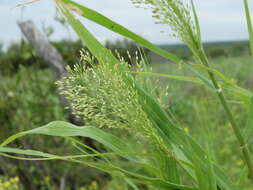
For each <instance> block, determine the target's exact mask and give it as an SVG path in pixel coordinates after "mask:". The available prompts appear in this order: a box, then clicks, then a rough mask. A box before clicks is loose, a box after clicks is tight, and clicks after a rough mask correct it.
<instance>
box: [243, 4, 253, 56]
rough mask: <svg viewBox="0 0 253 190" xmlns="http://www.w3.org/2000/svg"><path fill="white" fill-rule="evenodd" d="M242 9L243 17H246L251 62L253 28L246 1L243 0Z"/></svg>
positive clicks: (252, 54)
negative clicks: (243, 10) (243, 11)
mask: <svg viewBox="0 0 253 190" xmlns="http://www.w3.org/2000/svg"><path fill="white" fill-rule="evenodd" d="M244 8H245V15H246V21H247V26H248V33H249V40H250V50H251V56H252V60H253V28H252V22H251V16H250V9H249V4H248V0H244Z"/></svg>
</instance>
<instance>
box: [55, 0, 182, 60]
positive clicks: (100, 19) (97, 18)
mask: <svg viewBox="0 0 253 190" xmlns="http://www.w3.org/2000/svg"><path fill="white" fill-rule="evenodd" d="M59 1H60V2H62V3H64V5H65V8H67V9H69V10H73V11H75V12H76V13H78V14H79V15H81V16H83V17H84V18H86V19H89V20H91V21H93V22H95V23H97V24H99V25H101V26H103V27H105V28H107V29H109V30H111V31H113V32H115V33H117V34H120V35H122V36H124V37H127V38H129V39H131V40H133V41H135V42H137V43H139V44H141V45H142V46H144V47H146V48H148V49H150V50H151V51H153V52H155V53H157V54H159V55H161V56H163V57H165V58H167V59H169V60H171V61H173V62H175V63H180V62H181V59H180V58H179V57H177V56H176V55H174V54H172V53H169V52H167V51H165V50H163V49H161V48H159V47H158V46H156V45H154V44H152V43H151V42H149V41H147V40H146V39H144V38H143V37H141V36H139V35H137V34H135V33H134V32H132V31H130V30H128V29H127V28H125V27H123V26H122V25H120V24H118V23H116V22H114V21H112V20H111V19H109V18H107V17H105V16H104V15H102V14H100V13H98V12H96V11H94V10H92V9H89V8H87V7H85V6H83V5H80V4H78V3H75V2H73V1H71V0H59Z"/></svg>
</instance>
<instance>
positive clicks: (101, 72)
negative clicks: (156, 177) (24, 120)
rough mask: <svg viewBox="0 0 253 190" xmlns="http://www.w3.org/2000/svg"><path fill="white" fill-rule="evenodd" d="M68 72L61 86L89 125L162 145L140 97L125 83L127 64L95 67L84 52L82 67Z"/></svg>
mask: <svg viewBox="0 0 253 190" xmlns="http://www.w3.org/2000/svg"><path fill="white" fill-rule="evenodd" d="M137 69H140V70H142V67H141V66H140V65H139V66H138V67H137ZM68 71H69V74H68V75H67V76H66V77H65V78H64V79H63V80H62V81H60V82H58V85H59V87H60V89H61V91H62V93H63V95H64V96H66V97H67V99H68V100H69V102H71V103H70V107H71V109H73V110H75V111H76V115H77V116H78V117H80V118H81V119H83V120H84V121H85V123H86V124H87V125H92V126H97V127H100V128H102V127H107V128H118V129H125V130H128V131H131V133H135V132H137V133H138V134H139V135H140V136H145V137H148V138H150V139H152V141H154V140H155V139H156V140H157V142H158V143H159V144H162V143H161V142H160V138H158V137H157V135H156V132H155V130H154V128H153V127H152V123H151V122H150V120H149V118H148V116H147V114H146V113H145V112H144V110H143V108H142V106H141V104H140V103H139V99H140V97H139V94H138V93H137V91H136V89H135V88H134V86H131V85H129V83H128V82H127V80H126V78H127V77H128V76H130V72H131V70H130V68H129V65H128V64H127V63H126V62H124V61H123V60H121V62H120V63H119V64H116V65H112V64H111V63H109V62H107V61H103V60H101V61H100V62H99V63H98V64H96V63H95V61H94V57H92V56H91V55H90V54H89V53H88V52H83V51H81V60H80V63H79V64H77V65H75V67H74V69H73V70H71V69H70V68H68Z"/></svg>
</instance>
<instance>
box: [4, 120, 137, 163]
mask: <svg viewBox="0 0 253 190" xmlns="http://www.w3.org/2000/svg"><path fill="white" fill-rule="evenodd" d="M32 134H41V135H49V136H58V137H74V136H81V137H88V138H91V139H94V140H96V141H98V142H100V143H101V144H103V145H104V146H106V147H107V148H109V149H111V150H113V151H114V152H121V153H122V152H128V153H130V152H134V151H133V149H132V148H131V147H130V146H129V145H127V144H125V143H124V142H123V141H121V140H120V139H119V138H118V137H115V136H113V135H111V134H109V133H106V132H104V131H102V130H101V129H98V128H96V127H91V126H85V127H77V126H75V125H72V124H70V123H67V122H64V121H53V122H51V123H49V124H47V125H45V126H42V127H39V128H36V129H32V130H29V131H25V132H21V133H18V134H16V135H13V136H11V137H9V138H8V139H6V140H5V141H4V142H3V143H2V144H1V146H0V147H3V146H6V145H8V144H9V143H11V142H12V141H14V140H15V139H17V138H20V137H22V136H26V135H32ZM124 157H126V158H127V159H130V160H135V161H137V160H136V158H135V159H134V158H133V157H129V156H127V155H125V156H124Z"/></svg>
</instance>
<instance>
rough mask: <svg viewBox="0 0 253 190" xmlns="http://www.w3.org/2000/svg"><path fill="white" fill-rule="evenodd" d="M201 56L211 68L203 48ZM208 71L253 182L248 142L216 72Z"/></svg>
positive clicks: (252, 168) (252, 164) (252, 166)
mask: <svg viewBox="0 0 253 190" xmlns="http://www.w3.org/2000/svg"><path fill="white" fill-rule="evenodd" d="M199 58H200V60H201V62H202V63H203V64H204V65H205V66H207V67H208V68H210V65H209V61H208V59H207V56H206V54H205V52H204V50H203V48H202V50H201V51H200V55H199ZM207 72H208V75H209V77H210V79H211V81H212V83H213V85H214V87H215V89H216V92H217V95H218V97H219V100H220V102H221V104H222V106H223V108H224V110H225V112H226V115H227V117H228V119H229V122H230V124H231V126H232V128H233V131H234V134H235V136H236V138H237V141H238V143H239V145H240V148H241V150H242V153H243V157H244V160H245V163H246V165H247V167H248V170H249V177H250V179H251V180H252V182H253V163H252V160H251V156H250V151H249V148H248V146H247V144H246V143H245V140H244V138H243V136H242V133H241V131H240V128H239V126H238V125H237V123H236V121H235V119H234V116H233V114H232V112H231V110H230V108H229V106H228V103H227V101H226V98H225V96H224V93H223V91H222V88H221V87H220V86H219V84H218V82H217V80H216V78H215V76H214V74H213V73H212V72H210V71H207Z"/></svg>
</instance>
